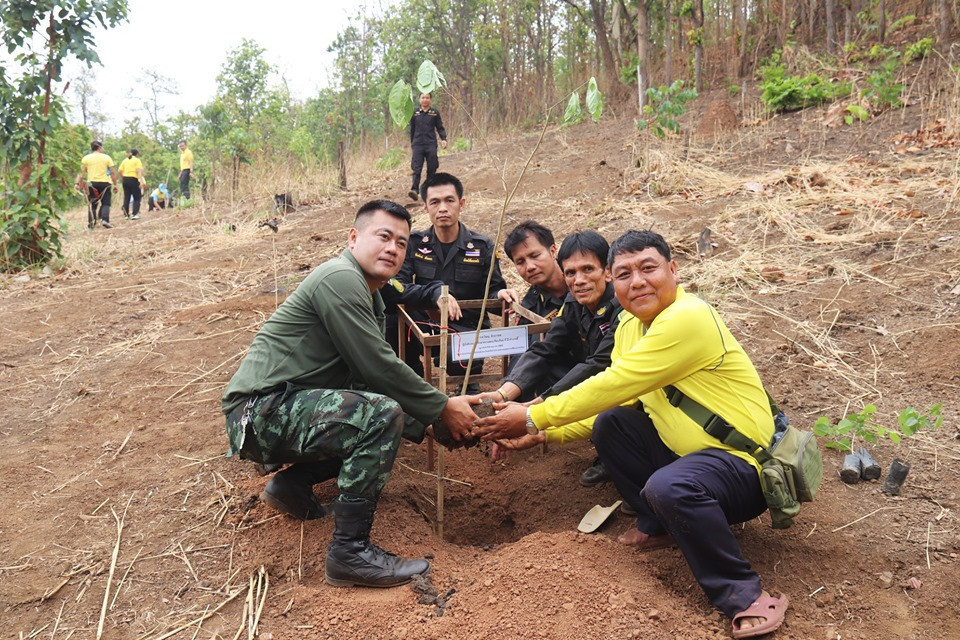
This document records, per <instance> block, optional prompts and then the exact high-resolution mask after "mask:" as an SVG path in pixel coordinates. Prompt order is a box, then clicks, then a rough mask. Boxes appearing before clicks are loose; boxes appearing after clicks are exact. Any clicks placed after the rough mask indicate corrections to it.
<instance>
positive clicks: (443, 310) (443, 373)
mask: <svg viewBox="0 0 960 640" xmlns="http://www.w3.org/2000/svg"><path fill="white" fill-rule="evenodd" d="M449 321H450V287H449V286H447V285H443V286H442V287H441V288H440V372H439V373H440V379H439V388H440V391H441V393H444V394H446V393H447V349H448V347H449V345H448V344H447V323H448V322H449ZM445 452H446V449H445V448H444V447H437V536H438V537H439V538H440V539H441V540H442V539H443V471H444V453H445Z"/></svg>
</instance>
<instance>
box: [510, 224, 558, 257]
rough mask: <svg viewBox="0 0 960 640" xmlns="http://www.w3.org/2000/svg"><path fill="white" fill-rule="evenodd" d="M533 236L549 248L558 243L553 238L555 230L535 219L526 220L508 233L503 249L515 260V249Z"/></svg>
mask: <svg viewBox="0 0 960 640" xmlns="http://www.w3.org/2000/svg"><path fill="white" fill-rule="evenodd" d="M531 236H533V237H534V238H536V239H537V240H538V241H539V242H540V244H542V245H543V246H544V247H546V248H547V249H549V248H550V247H552V246H553V245H555V244H556V243H557V241H556V240H554V239H553V232H552V231H550V229H547V228H546V227H545V226H543V225H542V224H540V223H539V222H536V221H534V220H526V221H525V222H521V223H520V224H518V225H517V226H515V227H514V228H513V229H511V230H510V233H508V234H507V239H506V240H505V241H504V242H503V251H504V252H505V253H506V254H507V257H508V258H510V259H511V260H513V250H514V249H516V248H517V247H519V246H520V245H522V244H523V243H524V242H526V240H527V238H529V237H531Z"/></svg>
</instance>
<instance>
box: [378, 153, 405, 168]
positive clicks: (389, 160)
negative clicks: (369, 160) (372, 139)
mask: <svg viewBox="0 0 960 640" xmlns="http://www.w3.org/2000/svg"><path fill="white" fill-rule="evenodd" d="M406 157H407V154H406V151H405V150H403V149H399V148H394V149H390V150H388V151H387V152H386V153H385V154H383V155H382V156H380V157H379V158H377V162H376V167H377V170H378V171H390V170H392V169H396V168H397V167H399V166H400V165H402V164H403V161H404V159H406Z"/></svg>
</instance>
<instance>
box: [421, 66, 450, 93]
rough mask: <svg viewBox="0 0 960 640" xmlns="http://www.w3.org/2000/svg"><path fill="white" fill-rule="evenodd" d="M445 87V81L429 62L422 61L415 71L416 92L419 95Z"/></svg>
mask: <svg viewBox="0 0 960 640" xmlns="http://www.w3.org/2000/svg"><path fill="white" fill-rule="evenodd" d="M445 86H447V80H446V78H444V77H443V74H442V73H440V70H439V69H437V66H436V65H435V64H433V62H431V61H430V60H424V61H423V64H421V65H420V68H419V69H418V70H417V90H419V91H420V93H431V92H432V91H433V90H434V89H436V88H437V87H445Z"/></svg>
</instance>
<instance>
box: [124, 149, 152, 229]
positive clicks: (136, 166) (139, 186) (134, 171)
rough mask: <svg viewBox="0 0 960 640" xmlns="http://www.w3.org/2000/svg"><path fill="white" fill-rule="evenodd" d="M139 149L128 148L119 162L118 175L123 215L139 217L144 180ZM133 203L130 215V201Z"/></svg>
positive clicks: (137, 218) (136, 218) (135, 218)
mask: <svg viewBox="0 0 960 640" xmlns="http://www.w3.org/2000/svg"><path fill="white" fill-rule="evenodd" d="M139 156H140V151H138V150H137V149H135V148H134V149H130V151H128V152H127V157H126V159H124V161H123V162H121V163H120V167H119V169H118V170H119V171H120V177H121V179H122V180H123V217H124V218H132V219H133V220H139V219H140V203H141V201H142V200H143V188H144V187H145V186H146V182H145V181H144V179H143V162H142V161H141V160H140V157H139ZM131 202H132V203H133V215H132V216H131V215H130V203H131Z"/></svg>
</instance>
